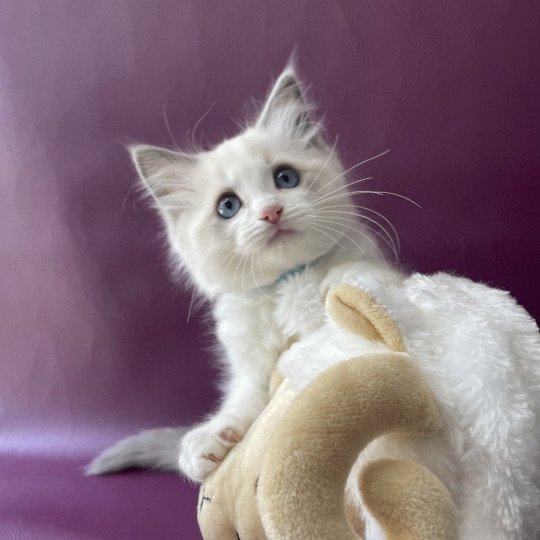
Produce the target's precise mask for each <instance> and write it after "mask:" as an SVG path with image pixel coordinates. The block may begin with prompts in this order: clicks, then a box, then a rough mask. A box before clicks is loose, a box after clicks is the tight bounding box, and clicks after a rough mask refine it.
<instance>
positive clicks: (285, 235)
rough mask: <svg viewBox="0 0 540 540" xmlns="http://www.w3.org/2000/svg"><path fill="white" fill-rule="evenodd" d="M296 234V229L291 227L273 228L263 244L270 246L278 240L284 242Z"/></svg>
mask: <svg viewBox="0 0 540 540" xmlns="http://www.w3.org/2000/svg"><path fill="white" fill-rule="evenodd" d="M296 235H298V231H295V230H293V229H277V228H276V229H275V230H274V231H272V232H271V234H270V236H269V237H268V238H267V239H266V243H265V245H267V246H272V245H275V244H277V243H279V242H286V241H288V240H290V239H291V238H293V237H294V236H296Z"/></svg>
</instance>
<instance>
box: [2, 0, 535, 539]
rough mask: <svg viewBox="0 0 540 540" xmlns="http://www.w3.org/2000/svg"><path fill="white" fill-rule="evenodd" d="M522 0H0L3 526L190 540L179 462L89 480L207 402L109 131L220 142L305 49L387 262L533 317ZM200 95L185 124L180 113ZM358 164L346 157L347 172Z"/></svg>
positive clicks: (307, 69) (183, 315)
mask: <svg viewBox="0 0 540 540" xmlns="http://www.w3.org/2000/svg"><path fill="white" fill-rule="evenodd" d="M539 11H540V10H539V9H538V7H537V4H535V3H533V2H511V1H510V0H508V1H502V0H493V1H491V2H489V8H488V6H487V5H486V3H482V2H466V1H463V2H457V1H452V2H425V1H403V0H393V1H389V0H378V1H377V2H369V1H359V0H352V1H348V2H347V1H334V2H315V0H312V1H306V0H303V1H296V2H294V3H291V2H289V1H287V2H285V1H279V2H275V1H273V2H263V1H262V0H261V1H259V2H252V1H243V2H242V1H228V2H218V1H215V2H209V1H207V2H199V1H195V0H192V1H186V0H184V1H182V2H178V1H176V0H170V1H166V0H162V1H155V0H145V1H139V0H129V1H126V0H124V1H122V0H115V1H105V0H104V1H97V0H93V1H92V2H85V1H82V0H65V1H64V0H47V1H45V0H43V1H38V0H33V1H30V0H0V185H1V197H0V256H1V265H0V316H1V320H0V420H1V425H2V429H1V432H0V475H1V476H0V536H1V537H2V538H6V537H7V538H36V537H39V538H75V537H76V538H111V539H113V538H114V539H120V538H150V537H153V538H197V537H198V535H197V532H196V530H197V529H196V523H195V510H194V506H195V497H196V490H195V489H194V488H193V487H191V486H188V485H187V484H185V483H182V482H181V481H179V480H177V479H176V478H174V477H172V476H163V475H162V476H160V475H154V474H150V473H128V474H123V475H120V476H117V477H111V478H104V479H101V478H98V479H95V478H93V479H85V478H83V477H82V476H81V470H80V468H81V466H82V464H84V463H85V462H86V461H87V460H88V459H89V457H90V456H91V455H93V454H94V453H95V452H96V451H98V450H99V449H101V448H103V447H104V446H106V445H107V444H109V443H111V442H113V441H114V440H116V439H118V438H119V437H121V436H123V435H124V434H127V433H131V432H133V431H135V430H138V429H141V428H145V427H154V426H158V425H169V424H178V423H180V424H185V423H190V422H193V421H195V420H196V419H197V418H198V417H200V415H201V414H202V413H204V412H206V411H207V410H208V409H209V408H210V407H211V404H212V400H213V399H215V393H214V392H213V390H212V378H211V374H212V368H211V363H210V361H209V354H208V353H207V352H205V349H206V348H207V346H208V344H209V343H210V340H209V338H208V336H207V335H206V334H205V333H204V330H203V328H202V326H201V324H200V317H201V313H200V312H199V313H198V314H196V315H195V316H192V318H191V320H190V321H189V323H188V322H186V319H187V314H188V305H189V294H186V293H183V292H181V291H179V290H178V288H177V287H175V285H174V284H173V283H172V282H171V279H170V277H169V276H168V275H167V272H166V264H165V256H164V249H163V248H162V245H161V241H160V240H159V226H158V222H157V219H156V216H155V215H154V214H153V213H152V212H151V211H149V210H148V209H146V208H145V206H144V204H141V203H140V202H139V201H138V199H137V196H136V195H135V194H134V193H133V186H134V185H135V182H134V173H133V170H132V168H131V166H130V164H129V162H128V158H127V154H126V152H125V151H124V149H123V147H122V145H123V144H124V143H127V142H130V141H143V142H149V143H155V144H172V142H171V137H170V135H169V133H168V130H167V127H166V122H165V120H164V114H163V111H164V110H165V111H166V117H167V118H168V122H169V124H170V130H171V131H172V133H173V135H174V137H175V138H176V139H177V140H178V141H179V143H180V144H183V143H184V142H186V141H190V140H191V138H192V137H193V139H194V140H196V141H203V142H205V141H211V142H218V141H219V140H220V139H221V138H222V137H223V136H226V135H231V134H232V133H233V132H234V130H235V119H238V118H242V117H243V116H244V115H245V112H246V108H245V106H244V104H245V103H246V101H248V100H249V99H250V98H252V97H256V98H258V99H260V98H262V96H263V94H264V92H265V90H266V89H267V87H268V85H269V82H270V80H271V78H272V77H275V76H276V75H277V74H278V73H279V71H280V69H281V68H282V66H283V65H284V63H285V61H286V59H287V57H288V55H289V53H290V52H291V50H292V49H293V47H294V46H295V45H296V46H297V48H298V54H299V59H300V71H301V73H302V75H303V76H304V78H305V80H306V81H307V82H308V83H310V84H311V85H312V86H311V90H310V91H311V92H312V94H313V95H314V96H315V98H316V99H317V101H318V102H319V103H320V105H321V109H322V111H323V112H324V113H325V115H326V118H327V125H328V132H329V137H330V139H331V140H332V141H333V139H334V137H335V135H336V134H338V133H339V141H340V142H339V149H340V152H341V155H342V157H343V159H344V161H345V163H346V164H347V165H352V164H354V163H356V162H357V161H360V160H362V159H364V158H366V157H369V156H371V155H373V154H376V153H378V152H380V151H382V150H385V149H387V148H390V149H391V150H392V151H391V153H390V154H389V155H387V156H385V157H384V158H382V159H380V160H377V161H375V162H372V163H370V164H368V165H366V166H365V167H363V168H362V169H361V171H359V174H360V173H361V174H362V175H367V174H369V175H374V176H375V180H374V181H373V183H372V187H373V189H381V190H387V191H395V192H397V193H401V194H404V195H407V196H410V197H412V198H413V199H415V200H417V201H418V202H419V203H420V204H421V205H422V206H423V209H422V210H419V209H417V208H415V207H414V206H412V205H409V204H408V203H405V202H404V201H402V200H399V199H395V198H392V197H389V196H388V197H377V196H373V195H372V196H368V197H367V198H366V199H365V200H364V203H366V204H368V205H370V206H371V207H372V208H374V209H377V210H379V211H383V212H384V213H385V214H386V215H387V216H388V217H389V218H391V219H392V221H393V222H394V224H395V226H396V228H397V230H398V231H399V233H400V236H401V241H402V246H403V247H402V253H401V260H402V262H403V263H404V264H405V265H406V266H407V267H409V268H411V269H415V270H419V271H422V272H433V271H436V270H449V271H455V272H457V273H459V274H462V275H466V276H469V277H471V278H473V279H476V280H482V281H485V282H487V283H490V284H492V285H494V286H497V287H501V288H505V289H508V290H510V291H512V293H513V294H514V295H515V296H516V298H517V299H518V300H519V302H520V303H522V304H523V305H524V306H525V307H526V308H527V309H528V310H529V311H530V312H531V313H532V314H533V315H534V316H536V317H537V318H538V316H539V315H540V280H538V267H539V265H540V253H539V248H538V240H539V233H538V222H537V218H536V216H537V211H538V210H537V208H538V203H539V202H540V183H539V178H538V171H539V161H540V157H539V156H540V153H539V136H538V135H539V133H538V131H539V126H540V114H539V100H538V88H540V80H539V79H540V77H539V69H538V53H535V52H534V50H538V35H539V28H538V26H539V25H538V19H539V17H538V15H539V14H540V13H539ZM212 104H213V107H212V109H211V110H210V112H209V113H208V114H207V116H206V117H205V118H204V120H203V121H202V122H201V125H200V128H199V129H198V130H197V132H196V133H195V134H193V127H194V126H195V124H196V123H197V121H198V120H199V118H201V116H202V115H203V114H204V113H205V112H206V111H207V110H208V108H209V107H210V106H211V105H212ZM354 178H356V177H355V176H353V177H351V179H354Z"/></svg>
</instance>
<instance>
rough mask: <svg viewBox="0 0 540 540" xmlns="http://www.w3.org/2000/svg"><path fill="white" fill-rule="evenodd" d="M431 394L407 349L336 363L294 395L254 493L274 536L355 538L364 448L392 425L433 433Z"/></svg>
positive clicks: (395, 428) (437, 422) (435, 425)
mask: <svg viewBox="0 0 540 540" xmlns="http://www.w3.org/2000/svg"><path fill="white" fill-rule="evenodd" d="M440 428H441V422H440V418H439V414H438V411H437V407H436V405H435V402H434V400H433V397H432V394H431V391H430V389H429V388H428V386H427V385H426V383H425V382H424V380H423V378H422V376H421V375H420V373H419V372H418V371H417V369H416V368H415V367H414V365H413V364H412V363H411V362H410V360H409V357H408V355H406V354H404V353H388V354H384V353H380V354H371V355H367V356H363V357H361V358H355V359H352V360H348V361H345V362H341V363H339V364H336V365H335V366H334V367H332V368H330V369H329V370H328V371H326V372H325V373H323V374H322V375H321V376H320V377H318V378H317V379H315V380H314V381H313V383H312V384H310V385H308V386H307V387H306V388H305V389H304V391H303V392H301V393H300V394H299V395H298V396H296V398H295V399H294V400H293V402H292V404H291V406H290V409H289V410H288V411H287V414H286V415H284V418H282V420H281V422H280V423H279V425H278V426H277V428H276V431H275V433H274V436H273V437H272V439H271V443H270V448H269V449H268V453H267V455H266V458H265V460H264V463H263V467H262V473H261V476H260V479H259V484H258V494H257V501H258V505H259V511H260V515H261V519H262V523H263V526H264V528H265V531H266V534H267V535H268V538H270V539H289V538H290V539H299V538H317V539H320V540H324V539H334V538H339V539H340V540H352V539H357V538H358V536H357V535H356V533H355V532H354V530H353V528H352V526H351V525H350V523H349V521H348V519H347V516H346V511H345V502H344V491H345V483H346V480H347V477H348V475H349V473H350V470H351V467H352V465H353V464H354V462H355V460H356V458H357V457H358V454H359V453H360V451H361V450H362V449H363V448H364V447H365V446H366V445H367V444H368V443H369V442H370V441H371V440H373V439H374V438H376V437H378V436H380V435H382V434H384V433H388V432H392V431H393V432H412V433H420V434H430V433H435V432H437V431H438V430H439V429H440Z"/></svg>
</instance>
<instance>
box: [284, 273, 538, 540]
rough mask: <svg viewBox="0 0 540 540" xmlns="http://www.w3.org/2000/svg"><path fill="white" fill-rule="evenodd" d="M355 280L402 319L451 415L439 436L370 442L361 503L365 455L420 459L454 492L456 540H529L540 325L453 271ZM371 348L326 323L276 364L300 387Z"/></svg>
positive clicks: (501, 295) (353, 483)
mask: <svg viewBox="0 0 540 540" xmlns="http://www.w3.org/2000/svg"><path fill="white" fill-rule="evenodd" d="M349 281H350V283H351V284H353V285H356V286H359V287H362V288H364V289H366V290H368V291H369V292H370V293H371V294H372V295H373V296H375V297H376V298H377V299H378V301H379V302H380V303H381V304H382V305H383V306H384V307H385V308H386V309H387V310H388V312H389V313H390V314H391V315H392V316H393V317H394V318H395V320H396V321H397V322H398V324H399V325H400V328H401V330H402V333H403V337H404V339H405V343H406V347H407V350H408V352H409V353H410V355H411V358H412V360H413V361H414V362H415V363H416V365H417V366H418V368H419V369H420V370H421V372H422V373H423V375H424V377H425V379H426V380H427V382H428V383H429V384H430V386H431V388H432V389H433V391H434V394H435V396H436V397H437V400H438V404H439V406H440V410H441V413H442V415H443V418H444V420H445V422H446V432H445V434H444V435H443V436H442V437H439V438H429V439H417V438H414V437H409V438H404V437H399V438H396V437H393V436H385V437H381V438H379V439H377V440H376V441H374V442H373V443H371V444H370V445H369V446H368V448H367V449H366V450H365V452H364V453H363V454H362V455H361V457H360V458H359V460H358V462H357V464H356V465H355V468H354V470H353V471H352V473H351V475H350V481H349V490H350V491H351V493H352V495H353V496H354V497H355V500H356V501H357V503H358V504H359V505H361V504H362V503H361V497H360V494H359V493H358V474H359V471H360V470H361V469H362V467H363V466H364V465H365V464H366V463H367V462H369V461H371V460H374V459H378V458H384V457H388V458H403V459H409V460H415V461H417V462H419V463H422V464H423V465H425V466H426V467H428V468H429V469H430V470H431V471H432V472H433V473H434V474H435V475H437V476H438V477H439V478H440V479H441V480H442V481H443V482H444V483H445V485H446V486H447V487H448V489H449V490H450V492H451V494H452V496H453V498H454V501H455V502H456V504H457V507H458V509H459V516H458V523H459V527H460V538H463V539H470V540H476V539H484V538H486V539H487V538H489V539H490V540H491V539H494V540H497V539H505V540H506V539H516V540H517V539H533V538H534V533H535V532H538V531H540V335H539V333H538V328H537V326H536V324H535V322H534V321H533V320H532V319H531V318H530V317H529V315H528V314H527V313H526V312H525V311H524V310H523V309H522V308H521V307H520V306H519V305H518V304H516V302H515V301H514V300H513V299H512V298H511V297H510V296H509V294H508V293H506V292H503V291H499V290H495V289H491V288H489V287H487V286H485V285H481V284H478V283H473V282H471V281H470V280H467V279H463V278H457V277H453V276H449V275H447V274H437V275H434V276H424V275H420V274H414V275H413V276H411V277H409V278H408V279H406V280H405V281H404V282H403V283H402V284H401V285H393V286H389V285H388V282H385V283H383V282H380V281H379V280H378V279H376V278H374V277H373V275H370V276H366V275H365V274H364V275H358V276H357V277H355V278H352V279H350V280H349ZM372 347H373V348H376V347H380V345H373V346H372ZM367 350H368V348H367V347H366V342H365V340H362V339H359V338H358V337H356V336H354V335H352V334H349V333H348V332H346V331H345V330H343V329H342V328H339V327H338V326H337V325H336V324H335V323H334V322H333V321H331V320H328V321H327V322H326V323H325V325H324V326H323V327H322V328H320V329H319V330H318V331H316V332H314V333H312V334H311V336H309V337H306V338H305V339H304V340H302V342H300V343H298V344H295V345H294V346H293V347H291V348H290V349H289V350H288V351H287V352H285V353H284V354H283V356H282V357H281V360H280V364H279V366H280V369H281V370H282V372H283V373H284V375H285V376H287V377H288V378H289V379H290V380H291V381H292V384H293V386H294V388H295V389H297V390H301V389H302V388H303V387H304V386H305V385H306V384H309V382H310V381H311V380H312V379H313V377H315V376H316V375H317V374H318V373H320V372H321V371H322V370H324V369H326V368H328V367H329V366H330V365H332V364H335V363H336V362H339V361H341V360H345V359H348V358H351V357H354V356H358V355H360V354H362V353H364V352H367ZM377 537H378V536H377V535H376V534H375V533H374V534H373V538H377ZM369 538H371V536H370V535H369V534H368V539H369Z"/></svg>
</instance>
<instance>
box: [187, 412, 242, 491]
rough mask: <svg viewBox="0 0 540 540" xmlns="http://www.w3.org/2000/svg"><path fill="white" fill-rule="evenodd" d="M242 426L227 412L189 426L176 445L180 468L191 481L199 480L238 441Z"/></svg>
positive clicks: (200, 480)
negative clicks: (177, 445) (202, 422)
mask: <svg viewBox="0 0 540 540" xmlns="http://www.w3.org/2000/svg"><path fill="white" fill-rule="evenodd" d="M246 429H247V427H246V426H245V425H243V424H242V422H240V420H238V419H237V418H235V417H233V416H229V415H227V416H220V417H216V418H213V419H212V420H210V421H208V422H206V423H204V424H202V425H200V426H198V427H196V428H194V429H192V430H191V431H190V432H189V433H187V434H186V435H185V436H184V438H183V439H182V442H181V444H180V455H179V457H178V465H179V467H180V470H181V471H182V473H183V474H184V475H185V476H187V477H188V478H190V479H191V480H194V481H195V482H202V481H203V480H204V479H205V478H206V477H207V476H208V475H209V474H210V473H211V472H213V471H215V470H216V469H217V468H218V466H219V464H220V463H221V462H222V461H223V460H224V459H225V456H226V455H227V454H228V453H229V450H230V449H231V448H232V447H233V446H234V445H235V444H236V443H238V442H240V441H241V440H242V438H243V437H244V434H245V432H246Z"/></svg>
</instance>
